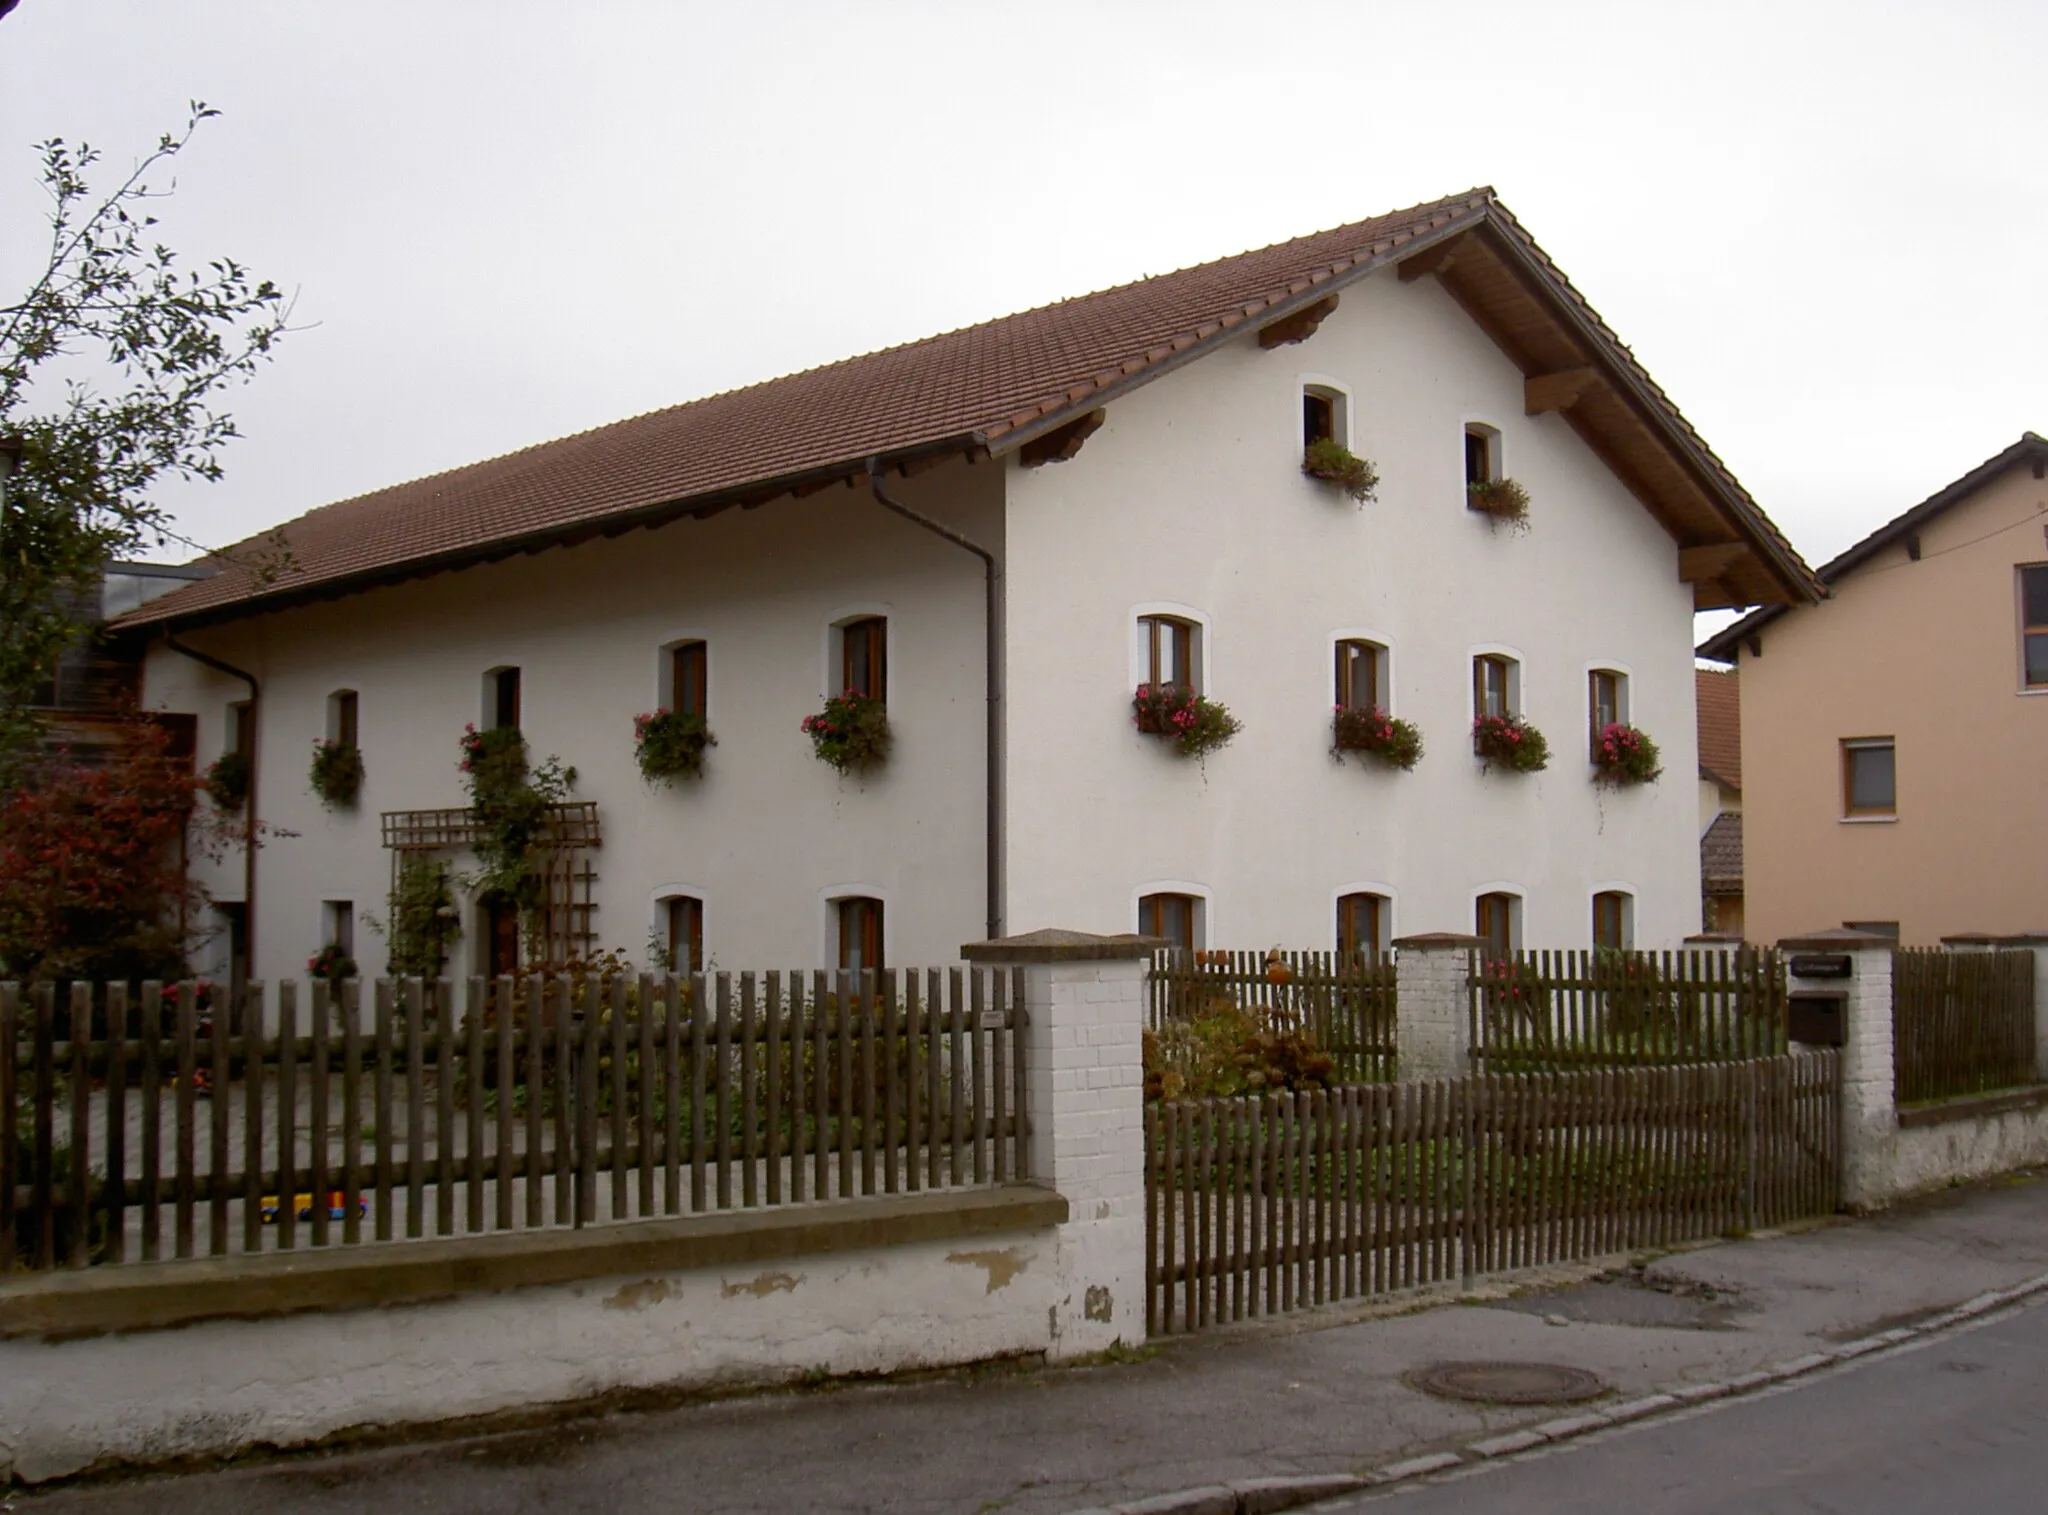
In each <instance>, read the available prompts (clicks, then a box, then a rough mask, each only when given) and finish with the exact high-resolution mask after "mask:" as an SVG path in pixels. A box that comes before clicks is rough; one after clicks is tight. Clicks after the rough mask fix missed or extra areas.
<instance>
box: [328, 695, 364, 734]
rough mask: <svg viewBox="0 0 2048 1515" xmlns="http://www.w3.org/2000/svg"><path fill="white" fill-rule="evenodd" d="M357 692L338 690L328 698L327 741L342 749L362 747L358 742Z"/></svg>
mask: <svg viewBox="0 0 2048 1515" xmlns="http://www.w3.org/2000/svg"><path fill="white" fill-rule="evenodd" d="M356 711H357V702H356V692H355V691H354V690H353V689H337V690H335V691H334V693H332V694H330V695H329V696H327V740H328V741H330V742H333V743H334V744H335V745H336V746H340V747H357V746H360V745H362V744H361V743H360V742H359V741H358V740H357V721H356Z"/></svg>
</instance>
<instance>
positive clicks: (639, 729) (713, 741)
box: [633, 707, 718, 783]
mask: <svg viewBox="0 0 2048 1515" xmlns="http://www.w3.org/2000/svg"><path fill="white" fill-rule="evenodd" d="M717 745H718V738H717V737H715V736H713V735H712V734H711V728H710V726H708V725H706V724H705V721H704V717H703V716H701V715H689V714H686V713H685V712H683V711H680V710H669V709H667V708H665V707H664V708H663V709H660V710H654V711H650V712H649V713H648V714H646V715H636V716H634V717H633V756H634V757H635V758H636V759H637V760H638V761H639V764H640V772H641V775H642V776H643V777H645V778H648V779H651V780H653V781H655V782H657V783H667V782H670V781H672V780H674V779H694V778H697V777H698V776H700V775H701V774H702V773H703V772H704V749H705V748H706V747H716V746H717Z"/></svg>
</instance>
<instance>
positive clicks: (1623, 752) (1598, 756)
mask: <svg viewBox="0 0 2048 1515" xmlns="http://www.w3.org/2000/svg"><path fill="white" fill-rule="evenodd" d="M1663 771H1664V769H1663V767H1662V766H1661V765H1660V764H1659V763H1658V761H1657V744H1656V743H1655V742H1653V741H1651V740H1650V739H1649V737H1647V736H1645V735H1644V734H1643V733H1642V732H1640V731H1638V730H1636V728H1635V727H1633V726H1627V725H1623V724H1622V723H1621V722H1620V721H1610V722H1609V723H1608V724H1607V725H1605V726H1602V727H1601V728H1600V735H1599V736H1597V737H1596V738H1594V740H1593V778H1594V780H1595V781H1596V782H1598V783H1605V784H1617V785H1619V784H1648V783H1651V782H1653V781H1654V780H1655V779H1656V777H1657V775H1658V774H1660V773H1662V772H1663Z"/></svg>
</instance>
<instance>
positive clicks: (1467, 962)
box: [1394, 931, 1485, 1080]
mask: <svg viewBox="0 0 2048 1515" xmlns="http://www.w3.org/2000/svg"><path fill="white" fill-rule="evenodd" d="M1484 945H1485V942H1484V940H1483V939H1482V938H1480V937H1476V936H1465V935H1461V934H1460V933H1458V932H1455V931H1432V932H1429V933H1427V934H1426V935H1422V936H1404V937H1400V938H1398V939H1397V940H1396V941H1395V943H1394V976H1395V983H1396V989H1395V993H1396V1000H1395V1025H1394V1045H1395V1055H1396V1058H1397V1060H1398V1066H1399V1069H1400V1076H1401V1077H1402V1078H1403V1079H1413V1080H1419V1079H1433V1078H1463V1077H1464V1076H1465V1075H1466V1074H1468V1073H1470V1072H1471V1071H1472V989H1471V984H1470V973H1471V962H1472V953H1473V950H1474V949H1475V948H1478V947H1481V946H1484Z"/></svg>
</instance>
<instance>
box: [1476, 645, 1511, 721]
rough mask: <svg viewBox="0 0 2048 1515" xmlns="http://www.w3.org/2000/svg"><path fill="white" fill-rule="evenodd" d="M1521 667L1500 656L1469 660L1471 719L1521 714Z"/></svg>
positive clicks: (1486, 656)
mask: <svg viewBox="0 0 2048 1515" xmlns="http://www.w3.org/2000/svg"><path fill="white" fill-rule="evenodd" d="M1521 686H1522V679H1521V665H1520V664H1518V663H1517V662H1516V661H1515V660H1514V659H1513V658H1511V657H1508V656H1506V655H1505V654H1503V653H1498V652H1487V653H1481V654H1480V655H1479V656H1478V657H1476V658H1474V659H1473V660H1472V718H1473V719H1474V720H1477V719H1479V717H1481V716H1484V715H1494V716H1503V717H1506V716H1516V715H1520V714H1521V713H1522V711H1521V705H1522V688H1521Z"/></svg>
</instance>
